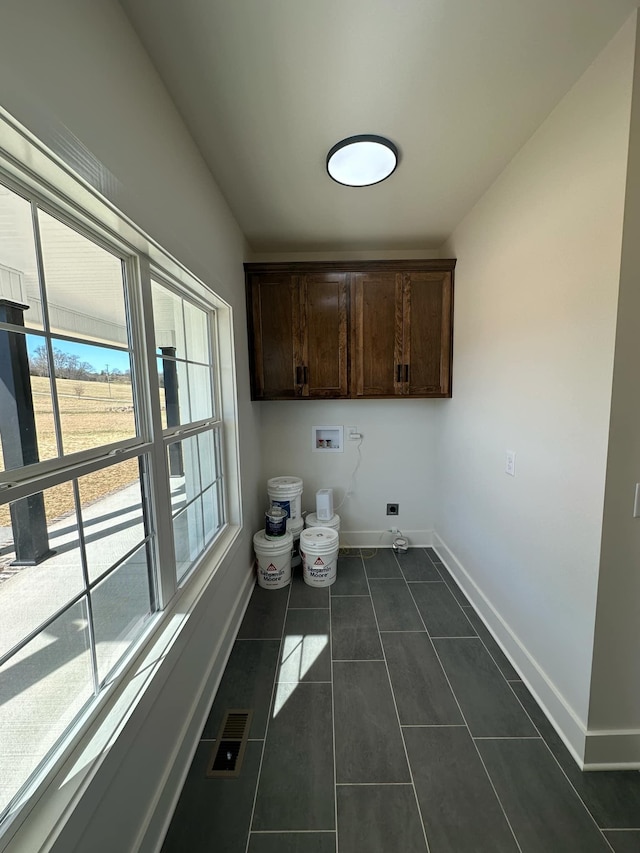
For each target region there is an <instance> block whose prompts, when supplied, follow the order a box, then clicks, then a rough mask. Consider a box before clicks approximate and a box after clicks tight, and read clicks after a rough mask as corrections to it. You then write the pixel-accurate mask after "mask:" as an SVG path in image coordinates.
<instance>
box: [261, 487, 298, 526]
mask: <svg viewBox="0 0 640 853" xmlns="http://www.w3.org/2000/svg"><path fill="white" fill-rule="evenodd" d="M267 493H268V495H269V501H270V503H271V506H281V507H282V509H284V510H286V513H287V515H288V516H289V518H301V517H302V480H301V479H300V477H272V478H271V479H270V480H267Z"/></svg>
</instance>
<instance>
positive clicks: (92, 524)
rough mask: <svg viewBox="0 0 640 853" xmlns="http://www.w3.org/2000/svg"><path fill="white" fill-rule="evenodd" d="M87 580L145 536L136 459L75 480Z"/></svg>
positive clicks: (130, 549)
mask: <svg viewBox="0 0 640 853" xmlns="http://www.w3.org/2000/svg"><path fill="white" fill-rule="evenodd" d="M78 487H79V489H80V511H81V513H82V529H83V532H84V542H85V551H86V555H87V568H88V571H89V580H90V581H94V580H96V579H97V578H98V577H100V575H101V574H103V572H106V571H107V569H110V568H111V567H112V566H113V565H115V564H116V563H117V562H118V561H119V560H121V559H122V558H123V557H124V556H125V554H128V553H129V552H130V551H132V550H133V549H134V548H135V547H136V546H137V545H139V544H140V543H141V542H142V541H143V540H144V538H145V536H146V535H147V534H146V530H145V520H144V506H143V498H142V488H141V485H140V470H139V465H138V460H137V459H128V460H127V461H126V462H120V463H119V464H117V465H111V466H109V467H108V468H103V469H102V470H100V471H96V472H95V473H93V474H87V475H86V476H85V477H81V478H80V479H79V480H78Z"/></svg>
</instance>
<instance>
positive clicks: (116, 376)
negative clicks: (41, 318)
mask: <svg viewBox="0 0 640 853" xmlns="http://www.w3.org/2000/svg"><path fill="white" fill-rule="evenodd" d="M29 372H30V373H31V375H32V376H49V357H48V352H47V348H46V347H45V346H44V344H41V345H40V346H39V347H36V348H35V349H34V350H33V352H32V353H31V354H30V355H29ZM53 372H54V375H55V376H56V377H57V378H58V379H75V380H77V381H78V380H83V381H86V382H122V383H126V384H129V385H130V384H131V371H130V370H124V371H123V370H119V369H118V368H117V367H114V368H111V369H109V368H108V366H105V368H104V369H103V370H96V368H95V367H94V366H93V365H92V364H90V363H89V362H88V361H82V360H81V359H80V357H79V356H77V355H73V354H72V353H68V352H65V351H64V350H61V349H57V348H56V347H54V348H53Z"/></svg>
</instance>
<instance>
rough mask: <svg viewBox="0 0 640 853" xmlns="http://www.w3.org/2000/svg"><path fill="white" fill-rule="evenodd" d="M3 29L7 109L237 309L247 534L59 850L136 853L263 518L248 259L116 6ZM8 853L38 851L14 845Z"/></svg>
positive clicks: (97, 2) (11, 15)
mask: <svg viewBox="0 0 640 853" xmlns="http://www.w3.org/2000/svg"><path fill="white" fill-rule="evenodd" d="M1 19H2V20H1V25H0V104H1V105H2V106H3V107H4V108H5V109H6V110H8V111H9V112H10V113H11V114H12V115H13V116H14V117H15V118H16V119H17V120H18V121H20V122H22V123H23V124H24V125H25V126H26V127H27V128H28V129H29V130H31V131H32V132H33V133H35V134H36V136H38V137H39V138H40V139H41V140H42V141H43V142H44V143H45V144H47V145H48V146H49V147H50V148H52V149H53V150H54V151H55V152H56V153H58V154H59V155H60V156H61V157H63V159H65V160H67V161H68V162H70V163H71V165H72V166H74V168H76V169H78V170H80V172H81V173H82V174H83V175H84V176H85V178H86V179H87V180H89V181H90V182H91V183H92V184H93V185H94V186H95V187H97V188H98V189H100V190H101V191H102V192H103V193H104V194H105V195H106V196H107V197H108V198H109V199H110V200H112V201H113V202H114V203H115V204H116V205H117V206H118V207H119V208H120V209H121V210H122V211H123V212H124V213H125V214H126V215H128V216H129V217H130V218H131V219H132V220H133V221H134V222H135V223H136V224H137V225H139V226H140V227H141V228H142V229H144V230H145V231H146V232H147V233H149V234H150V235H151V236H152V237H153V238H155V239H156V240H157V241H158V242H159V243H160V244H161V245H163V246H164V248H166V249H167V250H168V251H169V252H171V253H173V254H174V255H175V256H176V257H177V258H178V259H179V260H180V261H181V262H183V263H184V264H185V265H186V266H187V267H188V268H190V269H191V270H192V271H193V272H194V273H195V274H196V275H198V276H199V277H200V278H201V279H202V280H203V281H204V282H205V283H207V284H208V285H209V286H211V287H212V289H214V290H215V291H216V292H217V293H218V294H219V295H220V296H221V297H222V298H223V299H225V300H226V301H227V302H229V303H230V304H231V305H232V307H233V309H234V330H235V343H236V369H237V376H238V409H239V428H240V447H241V451H242V452H241V471H242V481H243V494H244V502H243V510H244V518H245V521H246V529H245V531H243V534H242V538H241V540H240V542H239V543H238V546H237V547H236V549H235V550H234V552H233V553H232V554H230V555H229V557H228V559H227V560H226V562H225V564H224V565H223V566H222V567H221V570H220V572H219V573H218V575H216V576H215V578H214V579H213V582H212V583H211V585H210V587H209V588H208V589H206V590H205V591H204V593H203V595H202V597H201V598H200V600H199V601H198V603H197V605H196V606H195V609H194V611H193V612H192V613H191V615H190V617H189V624H188V629H186V630H185V631H183V633H182V635H181V639H180V642H179V643H177V644H176V645H175V646H174V647H173V648H172V649H171V653H170V654H169V655H168V656H167V658H166V660H163V662H162V664H161V666H160V670H159V676H158V678H157V679H156V684H155V686H154V691H155V701H154V702H153V703H151V704H149V705H148V706H147V705H145V706H144V707H141V708H139V709H138V710H137V711H136V712H135V713H134V715H133V716H132V717H131V719H130V720H129V722H128V723H127V724H126V726H125V727H124V730H123V732H122V734H121V736H120V738H119V739H118V741H116V742H115V743H114V744H113V745H112V746H111V747H110V749H109V752H108V758H106V759H105V763H104V764H103V765H102V766H101V768H100V770H99V771H98V774H97V776H96V777H95V778H94V779H93V780H92V782H91V784H90V786H89V788H88V789H87V791H86V792H85V793H84V795H83V796H82V798H81V799H80V801H79V804H78V806H77V808H76V810H75V813H74V814H73V816H72V818H71V820H70V821H69V822H68V823H67V824H66V826H65V827H64V828H63V835H62V837H61V838H60V840H59V842H58V844H57V845H55V847H54V849H55V850H59V851H64V853H71V851H73V850H81V851H86V850H87V849H89V847H90V848H91V850H93V851H96V853H100V851H105V853H107V851H109V853H113V851H125V850H126V851H129V850H133V849H136V848H135V838H136V836H137V833H138V832H139V831H140V829H141V827H142V826H143V822H144V821H145V820H146V819H147V817H149V815H150V812H149V809H150V808H152V806H153V804H154V797H155V796H156V794H157V793H159V792H158V791H157V790H156V789H157V786H158V785H161V784H162V782H163V774H164V773H166V772H167V771H168V769H169V766H170V764H171V758H172V751H173V750H177V752H176V755H177V758H178V761H177V764H176V773H177V774H179V772H180V769H181V768H182V767H184V766H186V763H187V762H188V760H189V756H188V754H186V753H185V751H184V748H183V749H182V751H181V748H180V743H181V737H182V735H186V740H185V748H186V750H187V751H188V750H189V748H190V745H191V743H192V742H193V738H194V737H197V736H198V734H199V731H198V726H199V725H200V724H201V723H202V719H201V717H202V714H203V713H204V710H205V709H206V708H207V707H208V704H209V703H210V701H211V694H212V689H213V686H214V683H215V678H216V677H217V675H218V674H219V672H218V670H219V667H220V666H221V665H222V663H223V660H222V658H223V657H224V654H225V652H226V651H227V648H226V646H225V639H227V637H226V631H227V630H231V631H232V630H233V627H234V626H233V625H232V624H231V623H229V622H228V620H229V619H230V618H231V617H233V616H234V614H235V615H236V616H237V613H235V608H236V606H241V604H242V602H243V596H245V597H246V594H247V591H248V587H247V586H246V582H247V580H249V579H250V566H251V561H252V556H253V555H252V547H251V533H252V529H253V528H254V527H255V525H256V523H257V519H258V516H259V509H260V508H261V505H260V502H259V501H258V500H257V497H256V495H255V491H254V489H253V484H254V483H255V482H256V480H257V478H258V472H259V417H260V412H259V408H258V407H257V406H255V405H254V404H252V403H250V400H249V383H248V350H247V340H246V320H245V307H244V306H245V297H244V278H243V270H242V261H243V260H244V255H245V245H244V240H243V237H242V234H241V232H240V230H239V228H238V226H237V224H236V222H235V221H234V219H233V217H232V216H231V214H230V212H229V210H228V208H227V206H226V204H225V202H224V200H223V198H222V196H221V194H220V192H219V191H218V188H217V186H216V184H215V183H214V181H213V180H212V178H211V175H210V173H209V172H208V170H207V169H206V167H205V165H204V163H203V161H202V159H201V158H200V156H199V153H198V151H197V149H196V147H195V146H194V144H193V142H192V141H191V139H190V137H189V136H188V134H187V131H186V129H185V128H184V126H183V124H182V122H181V120H180V117H179V115H178V113H177V111H176V110H175V107H174V106H173V103H172V101H171V100H170V98H169V96H168V95H167V93H166V91H165V90H164V88H163V86H162V85H161V83H160V81H159V78H158V77H157V75H156V73H155V71H154V69H153V67H152V65H151V63H150V61H149V59H148V58H147V55H146V53H145V52H144V51H143V49H142V47H141V46H140V43H139V42H138V40H137V37H136V36H135V34H134V32H133V30H132V29H131V27H130V25H129V23H128V21H127V19H126V17H125V15H124V13H123V11H122V9H121V8H120V6H119V5H118V4H117V3H116V2H115V0H92V2H90V3H87V2H84V0H10V2H7V3H3V5H2V14H1ZM216 655H218V658H216ZM216 664H217V665H218V668H217V669H216ZM212 667H213V669H211V668H212ZM201 691H203V692H202V696H201V697H200V692H201ZM185 697H188V699H187V698H185ZM199 697H200V699H199ZM193 703H195V704H193ZM192 715H193V716H192ZM177 783H179V779H177V777H176V775H175V773H174V775H173V776H171V777H170V778H169V779H168V780H167V787H166V789H165V791H164V796H165V797H167V796H168V797H169V799H168V801H163V802H164V806H165V808H164V812H163V815H162V816H164V817H166V816H167V815H168V814H170V807H171V803H170V796H171V794H172V793H173V791H174V790H175V785H176V784H177ZM40 805H41V804H39V805H38V807H36V809H35V810H34V812H33V817H32V819H31V820H32V822H33V821H35V820H37V819H38V813H39V812H38V809H40ZM28 828H29V827H28V826H27V827H26V829H25V831H26V830H28ZM154 829H155V831H159V828H158V827H157V826H155V824H154ZM83 838H84V840H83ZM88 839H90V841H89V840H88ZM12 849H16V850H25V849H29V850H34V849H37V848H35V847H33V846H31V845H29V846H28V847H25V846H24V844H23V843H22V841H21V836H18V837H17V838H16V840H15V842H14V845H13V848H12Z"/></svg>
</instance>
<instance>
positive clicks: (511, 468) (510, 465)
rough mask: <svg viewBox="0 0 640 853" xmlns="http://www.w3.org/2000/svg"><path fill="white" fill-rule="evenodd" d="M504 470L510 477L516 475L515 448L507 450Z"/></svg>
mask: <svg viewBox="0 0 640 853" xmlns="http://www.w3.org/2000/svg"><path fill="white" fill-rule="evenodd" d="M504 471H505V474H508V475H509V476H510V477H515V476H516V454H515V452H514V451H513V450H507V456H506V461H505V465H504Z"/></svg>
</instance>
